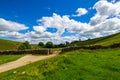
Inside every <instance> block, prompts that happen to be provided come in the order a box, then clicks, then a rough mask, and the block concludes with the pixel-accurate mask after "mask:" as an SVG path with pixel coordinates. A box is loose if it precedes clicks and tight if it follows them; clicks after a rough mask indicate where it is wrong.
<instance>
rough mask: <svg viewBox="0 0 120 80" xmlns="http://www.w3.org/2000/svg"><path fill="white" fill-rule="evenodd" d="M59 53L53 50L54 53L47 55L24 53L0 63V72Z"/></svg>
mask: <svg viewBox="0 0 120 80" xmlns="http://www.w3.org/2000/svg"><path fill="white" fill-rule="evenodd" d="M57 55H59V52H55V53H54V54H51V55H48V56H34V55H26V56H24V57H22V58H20V59H18V60H16V61H12V62H8V63H5V64H2V65H0V73H2V72H5V71H8V70H12V69H15V68H18V67H21V66H24V65H27V64H30V63H33V62H36V61H40V60H44V59H49V58H52V57H54V56H57Z"/></svg>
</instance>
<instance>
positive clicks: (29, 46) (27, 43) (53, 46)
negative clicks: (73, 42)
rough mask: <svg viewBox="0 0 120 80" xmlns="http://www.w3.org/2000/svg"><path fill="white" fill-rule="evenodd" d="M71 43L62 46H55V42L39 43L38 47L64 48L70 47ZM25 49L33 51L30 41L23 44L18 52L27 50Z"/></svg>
mask: <svg viewBox="0 0 120 80" xmlns="http://www.w3.org/2000/svg"><path fill="white" fill-rule="evenodd" d="M69 44H70V43H69V42H67V41H66V43H61V44H53V42H51V41H49V42H47V43H46V44H44V43H43V42H39V43H38V44H37V46H38V47H39V48H62V47H67V46H69ZM25 49H32V47H31V44H30V43H29V42H28V41H25V42H23V43H22V44H21V45H20V46H19V47H18V50H25Z"/></svg>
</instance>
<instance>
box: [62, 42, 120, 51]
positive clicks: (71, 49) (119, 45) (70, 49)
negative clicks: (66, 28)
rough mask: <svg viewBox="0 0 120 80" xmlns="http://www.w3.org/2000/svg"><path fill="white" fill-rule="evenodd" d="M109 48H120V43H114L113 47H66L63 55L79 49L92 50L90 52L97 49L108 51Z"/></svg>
mask: <svg viewBox="0 0 120 80" xmlns="http://www.w3.org/2000/svg"><path fill="white" fill-rule="evenodd" d="M108 48H120V43H114V44H112V45H108V46H102V45H93V46H73V47H65V48H63V49H62V51H61V53H63V52H68V51H73V50H78V49H90V50H96V49H108Z"/></svg>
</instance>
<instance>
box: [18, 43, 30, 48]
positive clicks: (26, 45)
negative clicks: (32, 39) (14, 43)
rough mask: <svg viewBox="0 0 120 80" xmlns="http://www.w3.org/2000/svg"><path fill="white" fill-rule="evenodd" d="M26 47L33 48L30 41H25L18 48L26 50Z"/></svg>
mask: <svg viewBox="0 0 120 80" xmlns="http://www.w3.org/2000/svg"><path fill="white" fill-rule="evenodd" d="M25 49H31V45H30V44H29V42H28V41H25V42H24V43H22V44H21V45H20V46H19V47H18V50H25Z"/></svg>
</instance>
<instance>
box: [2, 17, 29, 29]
mask: <svg viewBox="0 0 120 80" xmlns="http://www.w3.org/2000/svg"><path fill="white" fill-rule="evenodd" d="M26 29H28V27H27V26H25V25H24V24H20V23H17V22H12V21H7V20H5V19H3V18H0V31H20V30H26Z"/></svg>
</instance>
